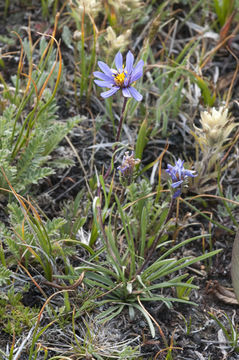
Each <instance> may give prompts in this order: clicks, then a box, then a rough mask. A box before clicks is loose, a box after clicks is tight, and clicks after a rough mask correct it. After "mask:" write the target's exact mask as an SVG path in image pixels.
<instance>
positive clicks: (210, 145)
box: [193, 106, 239, 193]
mask: <svg viewBox="0 0 239 360" xmlns="http://www.w3.org/2000/svg"><path fill="white" fill-rule="evenodd" d="M200 123H201V128H198V127H196V126H194V128H195V132H194V133H193V135H194V137H195V140H196V142H197V143H198V144H199V146H200V149H201V155H200V152H199V151H198V148H197V147H196V158H197V165H196V168H197V172H198V175H199V176H198V177H197V178H196V179H193V182H194V187H195V190H196V191H197V192H200V193H201V192H207V191H211V190H213V189H215V188H216V187H217V182H216V179H217V176H218V166H220V167H221V159H222V157H223V153H224V150H225V148H226V147H227V146H228V144H229V140H230V135H231V133H232V131H233V129H234V128H235V127H237V126H238V125H239V123H235V122H234V119H233V117H231V116H230V115H229V114H228V108H226V107H223V106H221V107H219V109H218V110H217V109H215V108H212V109H210V110H208V111H202V112H201V119H200ZM226 142H228V144H225V143H226ZM228 166H230V162H227V164H226V165H225V166H223V167H221V171H224V170H225V169H226V168H227V167H228Z"/></svg>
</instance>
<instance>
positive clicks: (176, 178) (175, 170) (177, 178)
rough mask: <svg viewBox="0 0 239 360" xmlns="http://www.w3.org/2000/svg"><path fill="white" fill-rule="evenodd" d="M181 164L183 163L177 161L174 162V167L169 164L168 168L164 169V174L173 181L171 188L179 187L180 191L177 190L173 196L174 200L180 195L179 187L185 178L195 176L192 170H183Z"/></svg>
mask: <svg viewBox="0 0 239 360" xmlns="http://www.w3.org/2000/svg"><path fill="white" fill-rule="evenodd" d="M183 163H184V161H182V160H181V159H178V161H176V164H175V166H172V165H170V164H168V165H167V167H168V168H167V169H166V172H167V173H168V174H169V175H170V176H171V179H172V181H173V182H172V184H171V186H172V188H174V189H176V188H177V187H179V186H180V189H178V190H177V191H176V192H175V193H174V195H173V198H174V199H175V198H176V197H178V196H179V195H180V194H181V185H182V183H183V182H184V180H185V179H186V178H187V177H195V176H197V174H195V171H194V170H186V169H184V166H183Z"/></svg>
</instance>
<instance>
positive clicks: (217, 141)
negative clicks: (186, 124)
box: [195, 106, 238, 149]
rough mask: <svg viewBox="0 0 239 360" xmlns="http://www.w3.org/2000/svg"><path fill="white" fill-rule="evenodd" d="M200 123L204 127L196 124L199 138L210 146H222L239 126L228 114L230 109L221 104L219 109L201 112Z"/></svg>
mask: <svg viewBox="0 0 239 360" xmlns="http://www.w3.org/2000/svg"><path fill="white" fill-rule="evenodd" d="M200 123H201V125H202V128H201V129H199V128H198V127H196V126H195V130H196V134H197V136H198V138H199V139H200V140H201V142H203V143H204V144H205V145H206V146H208V147H209V148H217V149H219V148H221V146H222V145H223V143H224V142H225V141H227V140H228V139H229V136H230V134H231V132H232V130H233V129H234V128H235V127H236V126H238V124H237V123H234V120H233V118H232V117H230V116H229V115H228V109H227V108H225V107H223V106H221V107H220V108H219V110H216V109H215V108H212V109H211V110H209V111H202V112H201V120H200Z"/></svg>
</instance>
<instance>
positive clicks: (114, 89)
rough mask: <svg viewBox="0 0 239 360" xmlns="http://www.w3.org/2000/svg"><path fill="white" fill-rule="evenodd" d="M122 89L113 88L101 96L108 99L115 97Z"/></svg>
mask: <svg viewBox="0 0 239 360" xmlns="http://www.w3.org/2000/svg"><path fill="white" fill-rule="evenodd" d="M119 89H120V88H119V87H116V86H115V87H113V88H112V89H110V90H108V91H105V92H102V93H101V94H100V95H101V96H102V97H103V98H104V99H106V98H108V97H110V96H112V95H114V94H115V93H116V92H117V91H118V90H119Z"/></svg>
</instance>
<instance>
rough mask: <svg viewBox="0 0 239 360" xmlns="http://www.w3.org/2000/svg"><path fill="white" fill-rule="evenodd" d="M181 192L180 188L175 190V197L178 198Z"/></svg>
mask: <svg viewBox="0 0 239 360" xmlns="http://www.w3.org/2000/svg"><path fill="white" fill-rule="evenodd" d="M180 194H181V189H178V190H177V191H175V193H174V194H173V199H176V198H177V197H179V195H180Z"/></svg>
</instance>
